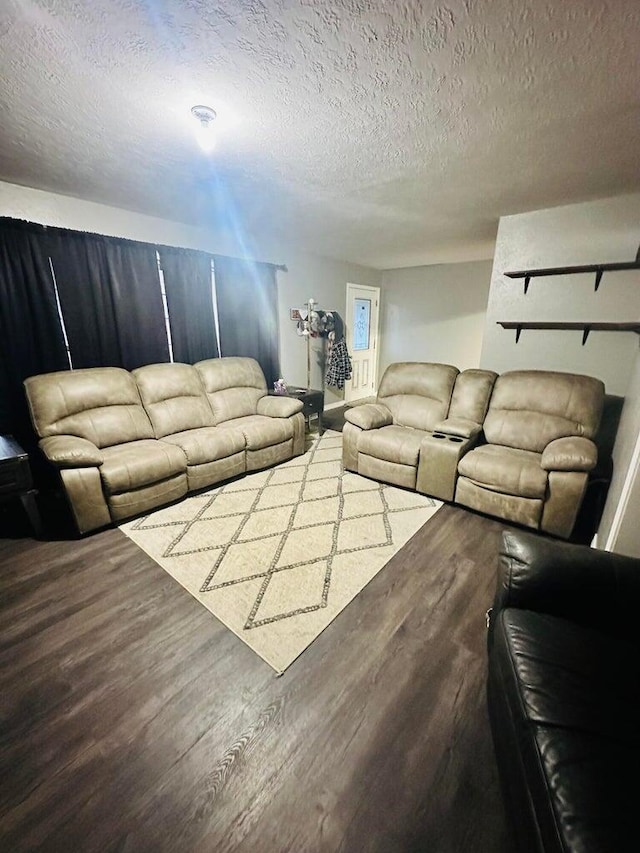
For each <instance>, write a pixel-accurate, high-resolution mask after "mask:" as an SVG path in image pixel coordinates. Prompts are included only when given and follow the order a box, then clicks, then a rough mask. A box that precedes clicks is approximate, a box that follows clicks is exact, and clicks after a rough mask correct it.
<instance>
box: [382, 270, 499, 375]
mask: <svg viewBox="0 0 640 853" xmlns="http://www.w3.org/2000/svg"><path fill="white" fill-rule="evenodd" d="M490 281H491V261H473V262H471V263H459V264H435V265H432V266H423V267H409V268H407V269H395V270H385V271H384V273H383V274H382V287H383V290H382V294H381V301H382V321H381V351H380V375H382V372H383V371H384V369H385V368H386V367H387V366H388V365H389V364H392V363H393V362H396V361H435V362H444V363H446V364H454V365H455V366H456V367H458V368H460V370H464V369H466V368H468V367H478V365H479V363H480V351H481V347H482V333H483V330H484V323H485V315H486V311H487V299H488V295H489V284H490Z"/></svg>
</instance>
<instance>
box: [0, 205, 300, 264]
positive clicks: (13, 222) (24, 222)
mask: <svg viewBox="0 0 640 853" xmlns="http://www.w3.org/2000/svg"><path fill="white" fill-rule="evenodd" d="M5 224H6V225H10V226H14V227H15V226H18V227H21V228H25V229H26V228H32V229H34V230H37V229H42V230H43V231H48V232H56V231H65V232H66V233H68V234H82V235H83V236H85V237H99V238H101V239H103V240H121V241H122V242H123V243H138V244H139V245H142V246H154V247H155V248H156V249H170V250H171V249H174V250H177V251H182V252H202V253H203V254H204V255H210V256H212V257H216V254H217V253H216V252H207V251H206V250H205V249H188V248H187V247H186V246H170V245H168V244H166V243H150V242H149V241H147V240H132V239H131V238H130V237H116V236H114V235H113V234H99V233H98V232H96V231H80V230H79V229H77V228H63V227H62V226H60V225H46V224H44V223H42V222H31V221H30V220H28V219H16V218H14V217H12V216H0V225H5ZM217 257H219V258H229V259H230V260H234V261H250V262H251V263H254V264H264V265H265V266H268V267H273V269H275V270H278V271H279V272H289V268H288V267H287V265H286V264H272V263H270V262H269V261H257V260H256V259H255V258H238V257H236V256H235V255H220V254H218V255H217Z"/></svg>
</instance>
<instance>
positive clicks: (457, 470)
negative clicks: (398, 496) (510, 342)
mask: <svg viewBox="0 0 640 853" xmlns="http://www.w3.org/2000/svg"><path fill="white" fill-rule="evenodd" d="M603 400H604V386H603V384H602V383H601V382H600V381H599V380H597V379H593V378H592V377H589V376H578V375H574V374H567V373H556V372H551V371H512V372H509V373H505V374H503V375H502V376H499V377H498V376H497V374H495V373H493V372H491V371H486V370H465V371H463V372H462V373H460V372H458V370H457V368H455V367H452V366H451V365H442V364H421V363H416V362H405V363H399V364H393V365H391V366H390V367H389V368H388V369H387V370H386V372H385V374H384V376H383V378H382V381H381V383H380V388H379V391H378V397H377V400H376V403H374V404H367V405H363V406H357V407H354V408H352V409H348V410H347V412H346V414H345V417H346V420H347V422H348V423H346V424H345V428H344V431H343V439H344V440H343V464H344V467H345V468H347V469H348V470H350V471H356V472H357V473H359V474H362V475H364V476H367V477H372V478H373V479H378V480H383V481H384V482H388V483H394V484H396V485H399V486H404V487H405V488H410V489H416V490H417V491H419V492H422V493H423V494H427V495H431V496H432V497H436V498H439V499H441V500H445V501H455V502H456V503H459V504H462V505H464V506H468V507H470V508H472V509H476V510H479V511H481V512H485V513H487V514H489V515H494V516H497V517H499V518H504V519H507V520H509V521H514V522H517V523H519V524H523V525H526V526H527V527H532V528H534V529H537V530H543V531H546V532H548V533H551V534H554V535H556V536H560V537H563V538H567V537H568V536H570V534H571V531H572V529H573V525H574V523H575V519H576V516H577V513H578V509H579V507H580V503H581V501H582V498H583V495H584V491H585V488H586V485H587V479H588V472H589V471H590V470H591V469H592V468H593V467H594V466H595V464H596V461H597V450H596V446H595V444H594V442H593V438H594V436H595V433H596V430H597V427H598V423H599V420H600V415H601V412H602V405H603Z"/></svg>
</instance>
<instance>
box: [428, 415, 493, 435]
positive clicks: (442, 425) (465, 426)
mask: <svg viewBox="0 0 640 853" xmlns="http://www.w3.org/2000/svg"><path fill="white" fill-rule="evenodd" d="M481 429H482V426H481V425H480V424H479V423H477V422H476V421H470V420H469V419H468V418H447V419H446V420H444V421H439V422H438V423H437V424H436V425H435V426H434V428H433V432H443V433H444V434H445V435H457V436H459V437H460V438H473V437H474V436H476V435H478V433H479V432H480V430H481Z"/></svg>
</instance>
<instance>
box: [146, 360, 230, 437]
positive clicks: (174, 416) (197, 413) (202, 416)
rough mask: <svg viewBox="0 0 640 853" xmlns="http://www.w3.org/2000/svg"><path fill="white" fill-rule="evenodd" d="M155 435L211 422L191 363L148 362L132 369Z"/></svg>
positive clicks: (198, 375) (200, 384)
mask: <svg viewBox="0 0 640 853" xmlns="http://www.w3.org/2000/svg"><path fill="white" fill-rule="evenodd" d="M133 375H134V377H135V380H136V382H137V384H138V390H139V391H140V397H141V398H142V403H143V405H144V407H145V409H146V412H147V414H148V415H149V418H150V419H151V423H152V424H153V429H154V431H155V434H156V438H163V437H164V436H165V435H172V434H173V433H176V432H184V431H185V430H188V429H198V428H199V427H206V426H213V425H214V422H213V412H212V411H211V406H210V405H209V400H208V399H207V395H206V393H205V390H204V385H203V384H202V381H201V379H200V374H199V373H198V371H197V370H196V369H195V367H193V366H192V365H190V364H148V365H146V366H145V367H139V368H138V369H137V370H134V371H133Z"/></svg>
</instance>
